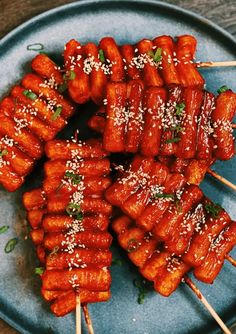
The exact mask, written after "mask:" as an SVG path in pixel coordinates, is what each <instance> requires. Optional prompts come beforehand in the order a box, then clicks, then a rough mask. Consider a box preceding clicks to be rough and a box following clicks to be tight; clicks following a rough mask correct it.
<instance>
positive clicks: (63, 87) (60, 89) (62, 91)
mask: <svg viewBox="0 0 236 334" xmlns="http://www.w3.org/2000/svg"><path fill="white" fill-rule="evenodd" d="M66 90H67V82H66V81H65V82H63V84H61V85H60V86H59V87H58V92H59V93H64V92H65V91H66Z"/></svg>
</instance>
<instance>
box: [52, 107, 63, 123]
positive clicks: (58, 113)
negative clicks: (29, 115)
mask: <svg viewBox="0 0 236 334" xmlns="http://www.w3.org/2000/svg"><path fill="white" fill-rule="evenodd" d="M61 112H62V107H61V106H60V107H57V109H56V110H55V112H54V113H53V114H52V117H51V119H52V120H53V121H56V120H57V118H58V117H59V116H60V115H61Z"/></svg>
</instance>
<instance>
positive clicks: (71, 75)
mask: <svg viewBox="0 0 236 334" xmlns="http://www.w3.org/2000/svg"><path fill="white" fill-rule="evenodd" d="M75 77H76V74H75V71H72V70H70V71H68V72H66V73H65V74H64V75H63V79H64V80H65V81H67V80H74V79H75Z"/></svg>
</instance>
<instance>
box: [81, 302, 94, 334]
mask: <svg viewBox="0 0 236 334" xmlns="http://www.w3.org/2000/svg"><path fill="white" fill-rule="evenodd" d="M82 309H83V312H84V318H85V322H86V325H87V329H88V332H89V334H94V330H93V324H92V319H91V317H90V315H89V311H88V305H87V304H85V305H82Z"/></svg>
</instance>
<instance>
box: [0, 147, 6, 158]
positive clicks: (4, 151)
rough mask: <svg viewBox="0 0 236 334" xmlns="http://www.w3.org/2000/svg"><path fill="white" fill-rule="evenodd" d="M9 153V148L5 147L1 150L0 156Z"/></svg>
mask: <svg viewBox="0 0 236 334" xmlns="http://www.w3.org/2000/svg"><path fill="white" fill-rule="evenodd" d="M7 154H8V150H6V149H4V150H2V151H1V152H0V157H2V156H4V155H7Z"/></svg>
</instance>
